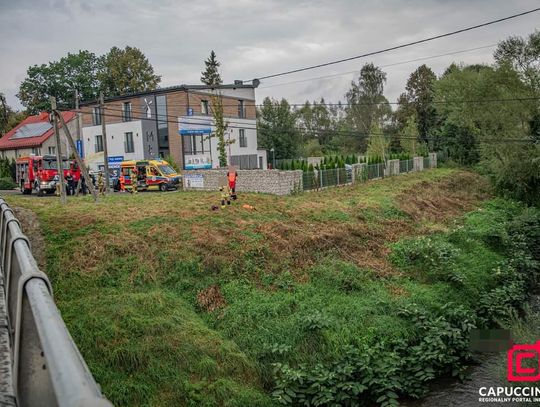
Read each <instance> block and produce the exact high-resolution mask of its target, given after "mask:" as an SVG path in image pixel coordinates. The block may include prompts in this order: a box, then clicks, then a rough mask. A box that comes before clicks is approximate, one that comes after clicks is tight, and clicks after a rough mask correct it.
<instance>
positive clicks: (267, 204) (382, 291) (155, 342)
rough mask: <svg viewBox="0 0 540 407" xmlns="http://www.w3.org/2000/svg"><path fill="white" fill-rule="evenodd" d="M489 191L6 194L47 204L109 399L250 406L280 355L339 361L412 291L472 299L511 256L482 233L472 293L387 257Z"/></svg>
mask: <svg viewBox="0 0 540 407" xmlns="http://www.w3.org/2000/svg"><path fill="white" fill-rule="evenodd" d="M485 189H486V187H485V184H484V182H483V181H482V180H480V179H479V178H478V177H476V176H474V175H472V174H469V173H465V172H462V171H458V170H451V169H437V170H432V171H427V172H423V173H418V174H409V175H405V176H401V177H394V178H390V179H385V180H382V181H374V182H369V183H367V184H362V185H359V186H355V187H346V188H339V189H328V190H325V191H323V192H318V193H305V194H302V195H299V196H293V197H287V198H280V197H274V196H269V195H255V194H242V195H241V196H240V199H241V202H240V203H237V204H236V205H235V206H233V207H230V208H226V210H224V211H219V212H211V211H210V209H209V208H210V206H211V205H212V204H214V203H216V201H217V200H218V199H219V197H218V194H217V193H170V194H159V193H147V194H139V195H138V196H126V195H120V194H117V195H112V196H109V197H106V198H105V199H103V200H102V202H101V203H100V204H99V205H98V206H97V208H98V210H96V206H95V205H94V204H93V203H92V202H91V200H90V199H89V198H79V199H72V200H70V203H69V205H68V206H67V207H66V208H62V207H60V206H59V205H58V204H57V203H56V201H54V200H53V199H47V198H44V199H27V198H23V197H20V196H13V197H9V199H8V201H9V202H10V204H11V205H12V206H22V207H25V208H30V209H32V210H33V211H35V212H36V213H37V214H38V216H39V218H40V220H41V226H42V229H43V233H44V235H45V239H46V242H47V252H46V258H47V273H48V275H49V276H50V278H51V280H52V283H53V286H54V289H55V296H56V300H57V302H58V304H59V307H60V309H61V311H62V313H63V315H64V318H65V320H66V323H67V324H68V327H69V328H70V331H71V332H72V335H73V336H74V338H75V340H76V342H77V344H78V345H79V347H80V349H81V352H82V353H83V355H84V357H85V359H86V361H87V362H88V364H89V366H90V368H91V370H92V371H93V373H94V374H95V375H96V377H97V379H98V381H99V382H100V383H101V384H102V386H103V389H104V392H105V394H106V395H107V396H108V397H109V398H110V399H111V400H113V401H114V402H115V403H116V404H117V405H171V406H177V405H238V406H240V405H271V404H272V402H271V400H270V399H269V397H268V396H267V393H268V390H269V389H271V376H270V369H269V364H270V363H272V362H275V361H287V362H291V363H294V362H298V363H314V362H318V361H323V362H324V361H326V360H332V359H333V358H335V357H337V356H338V355H339V354H340V350H341V349H342V347H343V345H344V344H351V343H352V344H359V343H366V342H367V343H369V342H371V341H374V340H376V339H377V338H380V337H381V336H384V337H392V336H396V337H397V336H407V335H409V334H410V332H409V329H410V327H409V326H408V325H407V324H405V323H404V322H403V321H402V320H401V319H400V318H399V317H398V316H397V315H396V309H397V308H399V307H401V306H403V305H405V304H406V303H410V302H416V303H418V304H420V305H422V306H425V307H428V308H429V307H435V306H437V305H440V304H442V303H444V302H445V301H450V300H454V301H457V302H462V303H467V301H468V299H472V298H474V293H475V292H478V291H479V290H481V289H482V288H483V287H485V286H486V285H487V284H489V272H490V270H491V268H492V267H493V266H494V265H495V263H496V262H497V260H499V256H498V255H497V254H496V253H495V252H492V251H490V250H489V249H487V248H486V247H485V246H484V245H482V244H481V243H479V242H477V241H474V240H471V241H467V240H466V239H463V240H460V242H459V243H458V245H459V246H461V247H460V248H461V249H462V254H461V255H460V264H461V266H462V269H463V273H464V275H465V278H466V282H467V284H466V285H465V290H466V292H465V293H464V292H463V290H455V289H452V288H451V287H450V285H449V284H447V283H441V282H436V283H430V282H427V281H424V279H423V278H422V276H421V275H416V274H414V272H413V271H410V273H411V274H407V273H408V272H403V271H400V270H397V269H395V268H394V267H393V266H392V264H391V263H390V262H389V261H388V259H387V257H388V253H389V243H391V242H396V241H398V240H400V239H402V238H404V237H406V236H409V235H418V234H426V233H431V232H434V231H441V230H445V229H446V228H447V227H448V225H449V223H450V220H451V219H453V218H455V217H457V216H459V215H461V214H463V213H464V212H465V211H468V210H472V209H474V208H475V207H476V206H477V204H478V203H479V202H480V201H481V200H482V199H485V198H486V194H485V193H484V192H482V191H485ZM243 203H249V204H250V205H253V206H254V207H255V208H256V209H257V210H256V211H249V210H246V209H243V208H242V207H241V205H240V204H243ZM471 269H472V270H474V272H470V270H471ZM213 286H216V288H215V289H210V290H208V287H213ZM464 294H465V295H464ZM213 308H216V310H214V311H212V312H207V310H208V309H213ZM313 325H321V326H323V328H324V329H322V330H317V332H316V333H314V332H313V330H311V329H310V326H313Z"/></svg>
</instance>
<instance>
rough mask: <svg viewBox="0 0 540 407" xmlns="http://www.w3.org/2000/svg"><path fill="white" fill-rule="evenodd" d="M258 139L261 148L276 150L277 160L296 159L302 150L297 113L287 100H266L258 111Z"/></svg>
mask: <svg viewBox="0 0 540 407" xmlns="http://www.w3.org/2000/svg"><path fill="white" fill-rule="evenodd" d="M257 137H258V145H259V146H260V147H261V148H264V149H266V150H270V149H272V148H274V152H275V156H276V159H283V158H295V157H297V156H298V151H299V148H300V132H299V130H298V128H297V127H296V113H295V112H294V111H293V110H292V109H291V106H290V105H289V103H288V102H287V100H285V99H281V101H277V100H272V99H270V98H268V97H267V98H265V99H264V100H263V103H262V106H261V107H260V109H258V111H257Z"/></svg>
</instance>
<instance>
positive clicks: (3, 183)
mask: <svg viewBox="0 0 540 407" xmlns="http://www.w3.org/2000/svg"><path fill="white" fill-rule="evenodd" d="M16 187H17V184H15V182H13V180H12V179H11V177H4V178H0V189H13V188H16Z"/></svg>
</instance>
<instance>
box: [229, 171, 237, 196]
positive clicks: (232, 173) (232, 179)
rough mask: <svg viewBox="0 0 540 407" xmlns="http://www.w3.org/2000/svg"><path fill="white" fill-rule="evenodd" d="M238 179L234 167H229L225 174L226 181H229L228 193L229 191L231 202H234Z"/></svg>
mask: <svg viewBox="0 0 540 407" xmlns="http://www.w3.org/2000/svg"><path fill="white" fill-rule="evenodd" d="M237 178H238V173H237V172H236V169H235V168H234V167H232V166H231V167H229V171H228V172H227V181H229V191H231V197H232V199H233V201H236V179H237Z"/></svg>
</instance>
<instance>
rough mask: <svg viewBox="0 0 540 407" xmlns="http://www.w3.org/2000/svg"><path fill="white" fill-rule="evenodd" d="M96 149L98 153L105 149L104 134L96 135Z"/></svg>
mask: <svg viewBox="0 0 540 407" xmlns="http://www.w3.org/2000/svg"><path fill="white" fill-rule="evenodd" d="M94 150H95V152H96V153H99V152H101V151H103V136H102V135H98V136H96V143H95V144H94Z"/></svg>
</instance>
